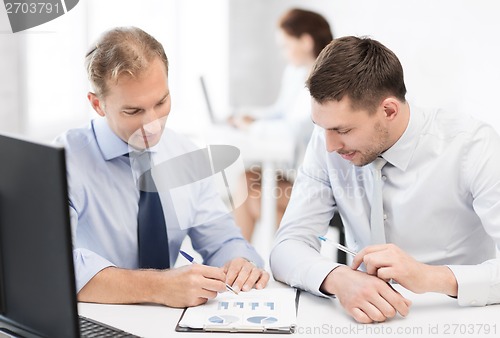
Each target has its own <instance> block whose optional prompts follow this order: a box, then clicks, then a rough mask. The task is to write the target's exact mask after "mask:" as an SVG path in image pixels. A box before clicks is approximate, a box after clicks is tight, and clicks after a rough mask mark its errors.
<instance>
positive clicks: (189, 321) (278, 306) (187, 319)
mask: <svg viewBox="0 0 500 338" xmlns="http://www.w3.org/2000/svg"><path fill="white" fill-rule="evenodd" d="M295 301H296V290H294V289H291V288H283V289H264V290H252V291H249V292H240V293H239V294H238V295H234V294H231V293H228V292H225V293H222V294H219V295H218V296H217V297H216V298H215V299H212V300H209V301H208V302H207V303H206V304H204V305H201V306H197V307H193V308H189V309H187V310H186V312H185V313H184V316H183V317H182V319H181V320H180V322H179V326H181V327H185V328H195V329H204V330H207V331H242V332H243V331H255V330H261V331H266V330H269V329H272V330H280V329H282V330H284V331H287V330H293V328H294V327H295V321H296V304H295Z"/></svg>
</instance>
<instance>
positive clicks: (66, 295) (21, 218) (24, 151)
mask: <svg viewBox="0 0 500 338" xmlns="http://www.w3.org/2000/svg"><path fill="white" fill-rule="evenodd" d="M0 273H1V274H0V288H1V290H0V311H1V312H0V326H4V325H6V324H11V325H10V326H9V325H8V327H10V328H12V327H19V328H24V329H25V330H27V331H29V332H32V333H34V334H37V335H41V336H46V337H77V336H78V335H79V334H78V324H77V320H78V317H77V306H76V297H75V280H74V270H73V259H72V248H71V226H70V219H69V209H68V194H67V182H66V165H65V155H64V149H63V148H58V147H55V146H49V145H43V144H39V143H35V142H30V141H26V140H21V139H19V138H17V137H10V136H5V135H0ZM14 332H16V331H14Z"/></svg>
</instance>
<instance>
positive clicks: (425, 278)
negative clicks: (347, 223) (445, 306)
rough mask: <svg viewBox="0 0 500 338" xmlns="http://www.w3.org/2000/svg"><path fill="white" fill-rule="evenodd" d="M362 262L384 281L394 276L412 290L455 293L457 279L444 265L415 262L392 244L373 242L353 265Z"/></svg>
mask: <svg viewBox="0 0 500 338" xmlns="http://www.w3.org/2000/svg"><path fill="white" fill-rule="evenodd" d="M361 263H365V266H366V272H367V273H368V274H370V275H373V276H377V277H379V278H381V279H383V280H385V281H389V280H391V279H393V280H394V281H396V282H397V283H399V284H401V285H402V286H404V287H405V288H406V289H408V290H411V291H413V292H415V293H424V292H431V291H432V292H441V293H445V294H447V295H450V296H456V295H457V292H458V287H457V282H456V279H455V276H454V275H453V273H452V272H451V270H450V269H449V268H448V267H446V266H431V265H426V264H423V263H420V262H418V261H416V260H415V259H414V258H413V257H411V256H410V255H408V254H407V253H405V252H404V251H403V250H401V249H400V248H399V247H397V246H396V245H394V244H382V245H372V246H368V247H366V248H364V249H363V250H361V251H360V252H359V253H358V254H357V255H356V257H354V260H353V263H352V268H353V269H357V268H358V267H359V266H360V265H361Z"/></svg>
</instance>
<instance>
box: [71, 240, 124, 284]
mask: <svg viewBox="0 0 500 338" xmlns="http://www.w3.org/2000/svg"><path fill="white" fill-rule="evenodd" d="M73 261H74V263H75V280H76V292H77V293H78V292H80V290H81V289H82V288H83V287H84V286H85V284H87V283H88V282H89V281H90V280H91V279H92V278H93V277H94V276H95V275H96V274H97V273H98V272H99V271H101V270H102V269H104V268H107V267H110V266H115V265H114V264H113V263H111V262H110V261H108V260H107V259H104V258H102V257H101V256H99V255H97V254H96V253H94V252H92V251H90V250H87V249H74V250H73Z"/></svg>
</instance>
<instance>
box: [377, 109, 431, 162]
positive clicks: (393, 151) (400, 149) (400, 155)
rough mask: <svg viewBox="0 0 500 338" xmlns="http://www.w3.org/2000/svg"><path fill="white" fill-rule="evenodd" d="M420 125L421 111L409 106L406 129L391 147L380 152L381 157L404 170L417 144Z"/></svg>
mask: <svg viewBox="0 0 500 338" xmlns="http://www.w3.org/2000/svg"><path fill="white" fill-rule="evenodd" d="M422 127H423V112H422V111H421V110H420V109H417V108H415V109H413V108H412V107H410V119H409V121H408V126H407V127H406V130H405V131H404V133H403V135H401V137H400V138H399V140H397V142H396V143H394V145H393V146H392V147H390V148H389V149H387V150H386V151H385V152H383V153H382V157H383V158H384V159H386V160H387V162H389V163H390V164H392V165H393V166H395V167H397V168H399V169H401V170H403V171H406V169H407V168H408V164H409V163H410V161H411V159H412V157H413V154H414V152H415V148H416V146H417V144H418V139H419V138H418V135H419V134H420V131H421V130H422Z"/></svg>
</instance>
